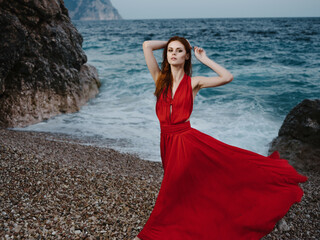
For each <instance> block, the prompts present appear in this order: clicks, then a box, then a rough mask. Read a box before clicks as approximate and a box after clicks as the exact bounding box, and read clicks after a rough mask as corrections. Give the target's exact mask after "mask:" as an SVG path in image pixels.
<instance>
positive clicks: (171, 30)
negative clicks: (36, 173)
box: [17, 18, 320, 161]
mask: <svg viewBox="0 0 320 240" xmlns="http://www.w3.org/2000/svg"><path fill="white" fill-rule="evenodd" d="M73 24H74V25H75V26H76V28H77V29H78V31H79V32H80V33H81V35H82V36H83V50H84V51H85V53H86V55H87V57H88V63H89V64H91V65H93V66H95V67H96V68H97V70H98V72H99V76H100V80H101V83H102V86H101V88H100V93H99V94H98V95H97V96H96V98H94V99H91V100H90V101H89V102H88V103H87V104H86V105H85V106H83V107H82V108H81V109H80V111H79V112H76V113H70V114H62V115H58V116H56V117H53V118H51V119H49V120H47V121H43V122H41V123H38V124H34V125H30V126H28V127H25V128H20V129H18V128H17V129H18V130H24V131H40V132H50V133H62V134H67V135H70V137H74V138H77V139H79V138H80V139H82V142H83V143H84V144H92V145H95V146H98V147H109V148H113V149H116V150H119V151H121V152H125V153H132V154H135V155H137V156H139V157H141V158H142V159H145V160H151V161H161V158H160V144H159V142H160V126H159V122H158V119H157V116H156V113H155V104H156V98H155V96H154V95H153V93H154V87H155V86H154V82H153V80H152V77H151V75H150V73H149V72H148V69H147V66H146V63H145V59H144V55H143V51H142V43H143V42H144V41H146V40H168V39H169V38H170V37H172V36H175V35H178V36H183V37H185V38H187V39H188V40H189V41H190V43H191V45H192V46H199V47H202V48H204V50H205V51H206V53H207V56H208V57H209V58H211V59H212V60H214V61H215V62H217V63H218V64H220V65H222V66H223V67H225V68H226V69H228V70H229V71H230V72H231V73H232V74H233V76H234V79H233V81H232V82H231V83H229V84H226V85H223V86H219V87H215V88H206V89H201V90H200V91H199V93H198V95H197V97H196V99H195V103H194V110H193V113H192V115H191V118H190V121H191V126H192V127H193V128H196V129H198V130H199V131H202V132H204V133H206V134H209V135H210V136H212V137H213V138H216V139H218V140H220V141H223V142H224V143H227V144H229V145H233V146H237V147H240V148H244V149H247V150H249V151H253V152H256V153H259V154H262V155H267V153H268V148H269V143H270V142H271V141H272V140H273V139H274V138H275V137H277V135H278V131H279V128H280V127H281V124H282V122H283V120H284V119H285V117H286V115H287V114H288V113H289V112H290V110H291V109H292V108H293V107H294V106H296V105H297V104H298V103H300V102H301V101H302V100H304V99H316V98H320V18H220V19H219V18H210V19H149V20H114V21H73ZM155 57H156V59H157V60H158V62H159V64H160V63H161V61H162V50H157V51H155ZM192 63H193V69H192V70H193V76H217V74H216V73H215V72H213V71H212V70H211V69H210V68H208V67H207V66H205V65H203V64H201V63H200V62H199V61H197V59H196V58H195V57H194V54H193V55H192Z"/></svg>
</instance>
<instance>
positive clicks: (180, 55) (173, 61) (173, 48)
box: [167, 41, 189, 65]
mask: <svg viewBox="0 0 320 240" xmlns="http://www.w3.org/2000/svg"><path fill="white" fill-rule="evenodd" d="M188 59H189V54H187V52H186V49H185V47H184V45H183V44H182V43H181V42H179V41H172V42H170V43H169V45H168V50H167V60H168V62H169V64H170V65H183V64H184V63H185V61H186V60H188Z"/></svg>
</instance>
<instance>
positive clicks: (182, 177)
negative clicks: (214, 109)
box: [138, 122, 307, 240]
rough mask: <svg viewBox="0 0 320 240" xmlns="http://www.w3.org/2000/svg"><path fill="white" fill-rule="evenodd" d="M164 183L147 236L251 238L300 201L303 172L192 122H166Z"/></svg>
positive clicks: (145, 239) (156, 239) (147, 239)
mask: <svg viewBox="0 0 320 240" xmlns="http://www.w3.org/2000/svg"><path fill="white" fill-rule="evenodd" d="M161 157H162V164H163V168H164V176H163V181H162V184H161V187H160V191H159V194H158V197H157V199H156V203H155V206H154V209H153V211H152V213H151V215H150V218H149V219H148V221H147V223H146V224H145V226H144V228H143V229H142V231H141V232H140V233H139V234H138V237H139V238H140V239H142V240H160V239H161V240H242V239H243V240H251V239H260V238H262V237H263V236H265V235H266V234H268V233H269V232H271V231H272V229H273V228H274V226H275V224H276V222H277V221H278V220H280V219H281V218H282V217H283V216H284V215H285V214H286V213H287V212H288V210H289V208H290V207H291V205H292V204H294V203H297V202H299V201H300V200H301V197H302V195H303V191H302V189H301V188H300V187H299V184H298V183H301V182H305V181H306V180H307V177H305V176H302V175H300V174H299V173H297V171H296V170H295V169H294V168H293V167H292V166H291V165H290V164H289V163H288V161H287V160H285V159H281V158H280V156H279V154H278V152H277V151H276V152H274V153H273V154H271V155H270V156H268V157H265V156H262V155H260V154H257V153H254V152H252V151H248V150H245V149H241V148H238V147H235V146H231V145H228V144H226V143H223V142H221V141H219V140H217V139H215V138H213V137H211V136H209V135H207V134H204V133H202V132H200V131H198V130H196V129H194V128H191V126H190V122H186V123H182V124H177V125H162V126H161Z"/></svg>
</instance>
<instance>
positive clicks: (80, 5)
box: [64, 0, 122, 20]
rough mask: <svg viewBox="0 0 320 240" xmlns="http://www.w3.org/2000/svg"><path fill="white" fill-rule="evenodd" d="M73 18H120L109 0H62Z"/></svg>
mask: <svg viewBox="0 0 320 240" xmlns="http://www.w3.org/2000/svg"><path fill="white" fill-rule="evenodd" d="M64 3H65V5H66V7H67V8H68V10H69V16H70V17H71V19H73V20H117V19H122V18H121V16H120V14H119V13H118V10H117V9H115V8H114V7H113V6H112V4H111V2H110V0H64Z"/></svg>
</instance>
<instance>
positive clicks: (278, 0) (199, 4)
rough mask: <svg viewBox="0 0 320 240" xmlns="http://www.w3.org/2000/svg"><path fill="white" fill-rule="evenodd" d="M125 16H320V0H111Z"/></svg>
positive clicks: (146, 17)
mask: <svg viewBox="0 0 320 240" xmlns="http://www.w3.org/2000/svg"><path fill="white" fill-rule="evenodd" d="M111 2H112V4H113V6H114V7H115V8H116V9H118V11H119V13H120V15H121V16H122V17H123V18H124V19H154V18H237V17H249V18H251V17H320V0H111Z"/></svg>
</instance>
